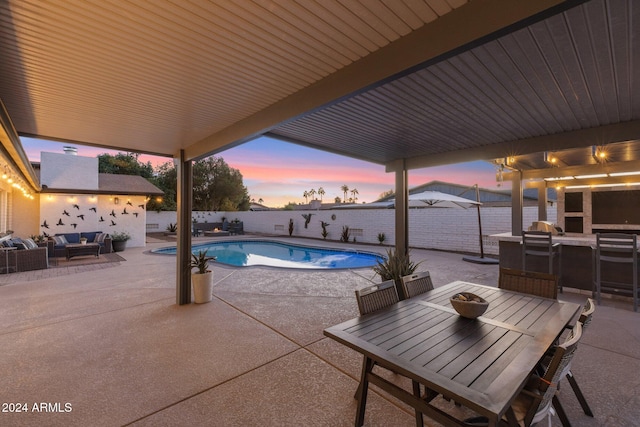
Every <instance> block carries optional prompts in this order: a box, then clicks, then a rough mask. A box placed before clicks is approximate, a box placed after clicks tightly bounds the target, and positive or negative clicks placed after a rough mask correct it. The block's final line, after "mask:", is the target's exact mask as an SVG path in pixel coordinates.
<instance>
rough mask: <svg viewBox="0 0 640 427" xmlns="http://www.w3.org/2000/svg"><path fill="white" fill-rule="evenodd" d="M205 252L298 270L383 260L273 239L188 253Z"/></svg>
mask: <svg viewBox="0 0 640 427" xmlns="http://www.w3.org/2000/svg"><path fill="white" fill-rule="evenodd" d="M203 250H206V251H207V255H208V256H215V257H216V258H217V260H216V262H220V263H222V264H228V265H233V266H236V267H247V266H255V265H262V266H269V267H283V268H302V269H341V268H364V267H373V266H374V265H376V263H377V262H378V261H383V260H384V259H385V258H384V257H383V256H382V255H379V254H376V253H373V252H363V251H356V250H339V249H329V248H319V247H312V246H303V245H295V244H291V243H281V242H276V241H273V240H225V241H221V242H209V243H201V244H198V245H193V246H192V247H191V251H192V252H193V253H195V254H197V253H198V252H199V251H203ZM152 252H153V253H158V254H173V255H175V253H176V247H175V246H172V247H166V248H160V249H154V250H153V251H152Z"/></svg>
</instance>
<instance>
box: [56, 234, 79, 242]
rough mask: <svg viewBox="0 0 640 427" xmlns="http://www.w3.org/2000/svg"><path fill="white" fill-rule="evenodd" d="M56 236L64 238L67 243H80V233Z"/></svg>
mask: <svg viewBox="0 0 640 427" xmlns="http://www.w3.org/2000/svg"><path fill="white" fill-rule="evenodd" d="M56 236H64V237H65V239H67V243H80V233H56Z"/></svg>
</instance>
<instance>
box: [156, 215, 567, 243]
mask: <svg viewBox="0 0 640 427" xmlns="http://www.w3.org/2000/svg"><path fill="white" fill-rule="evenodd" d="M480 213H481V216H482V232H483V233H482V234H483V246H484V252H485V254H488V255H498V242H497V241H494V240H493V239H491V238H489V237H488V236H490V235H492V234H499V233H507V232H510V231H511V208H510V207H483V208H481V209H480ZM303 214H305V215H306V214H311V215H312V216H311V220H310V222H309V224H308V226H307V228H305V227H304V223H305V218H303V216H302V215H303ZM333 215H335V219H333V218H332V216H333ZM537 216H538V208H537V206H531V207H525V208H524V209H523V221H524V224H525V226H526V225H528V224H531V223H532V222H533V221H535V220H537ZM192 217H193V218H197V219H198V222H205V221H206V222H221V221H222V218H223V217H226V219H227V220H229V221H232V220H235V219H238V220H240V221H243V223H244V230H245V232H248V233H261V234H271V235H281V236H288V235H289V219H293V223H294V231H293V236H295V237H310V238H315V239H322V234H321V233H322V226H321V221H324V222H327V223H329V226H328V227H327V230H328V231H329V235H328V237H327V240H332V241H338V242H339V240H340V235H341V232H342V227H343V226H345V225H346V226H348V227H349V228H350V229H351V231H352V234H351V239H352V240H353V238H354V237H355V239H356V242H360V243H370V244H378V233H384V234H385V236H386V239H385V241H384V244H386V245H393V244H394V243H395V211H394V210H393V209H344V210H340V209H335V210H322V211H257V212H252V211H246V212H193V215H192ZM547 217H548V220H549V221H551V222H554V223H555V222H556V217H557V213H556V209H555V207H554V208H549V209H548V212H547ZM175 222H176V213H175V212H159V213H158V212H148V214H147V231H149V232H151V231H165V230H166V227H167V225H169V223H175ZM150 225H152V226H153V227H150ZM338 244H340V243H338ZM409 245H410V246H411V247H415V248H424V249H439V250H447V251H456V252H465V253H475V254H478V253H480V239H479V232H478V212H477V210H476V209H455V208H429V209H410V210H409Z"/></svg>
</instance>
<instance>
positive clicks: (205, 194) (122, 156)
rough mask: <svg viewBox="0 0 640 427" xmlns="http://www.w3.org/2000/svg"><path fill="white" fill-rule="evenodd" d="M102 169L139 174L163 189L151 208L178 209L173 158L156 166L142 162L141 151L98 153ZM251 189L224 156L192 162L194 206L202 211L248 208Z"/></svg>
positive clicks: (158, 209)
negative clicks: (162, 193) (171, 160)
mask: <svg viewBox="0 0 640 427" xmlns="http://www.w3.org/2000/svg"><path fill="white" fill-rule="evenodd" d="M98 170H99V172H101V173H114V174H121V175H139V176H142V177H144V178H147V179H148V180H149V181H150V182H151V183H153V184H154V185H155V186H156V187H158V188H159V189H161V190H162V191H164V197H162V198H161V199H151V200H149V202H148V203H147V209H148V210H155V211H161V210H164V211H171V210H176V206H177V205H176V192H177V188H178V187H177V181H178V180H177V173H176V168H175V167H174V165H173V162H166V163H163V164H161V165H160V166H158V167H156V168H155V170H154V168H153V166H152V165H151V162H147V163H146V164H145V163H141V162H140V160H139V159H138V154H134V153H118V154H116V155H115V156H112V155H110V154H100V155H98ZM249 203H250V202H249V193H248V191H247V188H246V187H245V186H244V184H243V182H242V174H241V173H240V171H239V170H237V169H234V168H231V167H229V165H227V163H226V162H225V161H224V159H222V158H221V157H215V156H212V157H207V158H206V159H203V160H199V161H197V162H194V164H193V209H194V210H202V211H241V210H248V209H249Z"/></svg>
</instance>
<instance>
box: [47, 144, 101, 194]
mask: <svg viewBox="0 0 640 427" xmlns="http://www.w3.org/2000/svg"><path fill="white" fill-rule="evenodd" d="M40 184H41V185H42V186H45V185H46V186H47V187H49V188H64V189H77V190H97V189H98V158H97V157H82V156H74V155H71V154H58V153H47V152H42V153H40Z"/></svg>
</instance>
